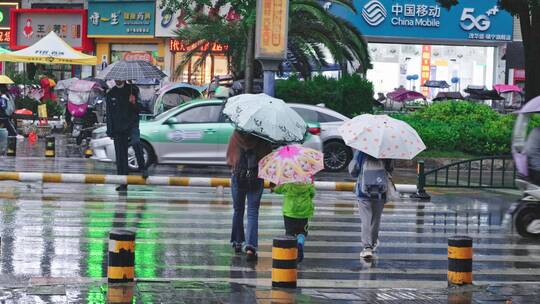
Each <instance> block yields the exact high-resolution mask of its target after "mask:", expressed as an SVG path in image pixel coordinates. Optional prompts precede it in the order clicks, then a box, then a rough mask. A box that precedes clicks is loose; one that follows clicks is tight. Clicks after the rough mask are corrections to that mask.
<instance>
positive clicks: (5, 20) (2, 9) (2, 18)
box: [0, 2, 19, 29]
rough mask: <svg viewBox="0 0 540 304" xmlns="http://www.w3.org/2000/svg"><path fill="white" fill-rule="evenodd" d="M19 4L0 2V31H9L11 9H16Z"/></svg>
mask: <svg viewBox="0 0 540 304" xmlns="http://www.w3.org/2000/svg"><path fill="white" fill-rule="evenodd" d="M18 8H19V3H16V2H1V3H0V29H9V27H10V24H11V16H10V13H9V12H10V10H11V9H18Z"/></svg>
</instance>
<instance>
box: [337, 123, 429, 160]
mask: <svg viewBox="0 0 540 304" xmlns="http://www.w3.org/2000/svg"><path fill="white" fill-rule="evenodd" d="M338 131H339V133H340V135H341V136H342V137H343V140H344V141H345V143H346V144H347V145H348V146H350V147H352V148H354V149H356V150H360V151H362V152H364V153H366V154H369V155H371V156H373V157H375V158H378V159H413V158H414V157H415V156H416V155H417V154H418V153H420V152H422V151H424V150H425V149H426V145H424V142H423V141H422V139H421V138H420V136H419V135H418V133H416V131H415V130H414V129H413V128H412V127H411V126H410V125H408V124H407V123H406V122H404V121H401V120H397V119H394V118H392V117H389V116H387V115H371V114H363V115H360V116H357V117H355V118H353V119H351V120H349V121H348V122H346V123H344V124H343V125H342V126H341V127H339V129H338Z"/></svg>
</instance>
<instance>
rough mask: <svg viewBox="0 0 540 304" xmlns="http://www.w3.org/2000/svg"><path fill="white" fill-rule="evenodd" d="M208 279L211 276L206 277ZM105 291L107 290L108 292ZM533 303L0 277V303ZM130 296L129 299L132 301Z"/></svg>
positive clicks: (469, 290) (524, 295)
mask: <svg viewBox="0 0 540 304" xmlns="http://www.w3.org/2000/svg"><path fill="white" fill-rule="evenodd" d="M210 281H211V279H210ZM108 292H109V294H108ZM107 297H109V301H111V300H112V297H115V298H116V299H117V300H118V299H123V300H122V301H119V302H117V303H120V302H122V303H124V302H126V303H186V304H187V303H532V302H534V299H538V298H540V284H538V283H536V284H531V285H490V286H470V287H458V288H440V289H413V288H362V287H359V288H356V289H335V288H333V289H330V288H320V289H315V288H298V289H296V290H285V289H272V288H270V287H254V286H250V285H246V284H239V283H231V282H224V281H215V282H209V281H205V282H202V281H182V280H162V281H150V280H148V281H138V282H136V283H133V284H116V285H110V286H108V285H107V283H106V279H88V278H40V277H36V278H21V277H18V278H15V277H2V278H1V279H0V301H1V302H2V303H41V302H46V303H51V302H53V303H106V302H107ZM133 300H135V301H134V302H132V301H133Z"/></svg>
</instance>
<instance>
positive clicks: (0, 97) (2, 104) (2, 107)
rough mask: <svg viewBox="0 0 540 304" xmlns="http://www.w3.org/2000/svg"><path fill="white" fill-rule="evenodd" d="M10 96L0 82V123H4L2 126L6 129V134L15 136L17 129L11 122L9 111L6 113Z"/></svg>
mask: <svg viewBox="0 0 540 304" xmlns="http://www.w3.org/2000/svg"><path fill="white" fill-rule="evenodd" d="M10 98H11V97H9V94H8V89H7V86H6V85H5V84H0V123H1V124H3V125H4V128H5V129H6V130H7V131H8V136H17V130H16V129H15V126H13V123H12V122H11V113H8V112H7V110H8V108H9V103H10V102H11V100H10Z"/></svg>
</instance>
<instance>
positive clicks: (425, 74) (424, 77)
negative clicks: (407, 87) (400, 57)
mask: <svg viewBox="0 0 540 304" xmlns="http://www.w3.org/2000/svg"><path fill="white" fill-rule="evenodd" d="M420 72H421V75H420V85H421V86H422V94H423V95H424V96H428V94H429V88H428V87H424V83H426V81H428V80H430V78H431V45H423V46H422V68H421V70H420Z"/></svg>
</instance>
